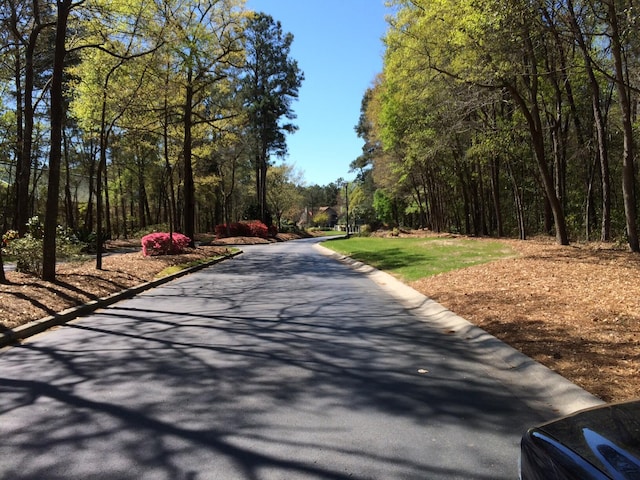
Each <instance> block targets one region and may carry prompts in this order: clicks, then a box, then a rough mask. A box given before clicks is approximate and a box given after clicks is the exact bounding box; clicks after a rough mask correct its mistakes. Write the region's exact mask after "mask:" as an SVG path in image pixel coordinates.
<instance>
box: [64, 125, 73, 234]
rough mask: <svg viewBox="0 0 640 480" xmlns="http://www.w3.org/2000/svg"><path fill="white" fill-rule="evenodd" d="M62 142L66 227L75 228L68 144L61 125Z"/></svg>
mask: <svg viewBox="0 0 640 480" xmlns="http://www.w3.org/2000/svg"><path fill="white" fill-rule="evenodd" d="M62 142H63V146H64V166H65V182H64V210H65V216H66V223H67V227H68V228H70V229H71V230H74V231H75V230H76V222H75V216H74V212H73V196H72V194H71V168H70V165H69V164H70V162H69V145H68V139H67V135H66V131H65V128H64V126H63V127H62Z"/></svg>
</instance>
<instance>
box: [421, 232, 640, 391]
mask: <svg viewBox="0 0 640 480" xmlns="http://www.w3.org/2000/svg"><path fill="white" fill-rule="evenodd" d="M478 241H483V240H481V239H479V240H478ZM504 242H505V243H507V244H509V245H510V246H511V247H512V248H513V249H514V250H515V251H516V252H518V254H519V255H518V256H517V257H514V258H507V259H503V260H499V261H495V262H492V263H489V264H485V265H478V266H473V267H469V268H465V269H462V270H458V271H454V272H450V273H444V274H440V275H436V276H433V277H430V278H426V279H422V280H419V281H417V282H414V283H412V284H411V286H412V287H413V288H415V289H416V290H418V291H420V292H421V293H423V294H425V295H427V296H428V297H429V298H431V299H433V300H435V301H437V302H438V303H440V304H442V305H443V306H445V307H446V308H448V309H449V310H451V311H453V312H455V313H456V314H458V315H460V316H461V317H463V318H465V319H467V320H469V321H470V322H472V323H474V324H476V325H478V326H480V327H481V328H483V329H484V330H486V331H487V332H489V333H491V334H492V335H494V336H495V337H497V338H499V339H501V340H503V341H504V342H506V343H508V344H509V345H511V346H513V347H514V348H517V349H518V350H520V351H521V352H523V353H525V354H526V355H528V356H529V357H531V358H533V359H535V360H537V361H538V362H540V363H542V364H543V365H546V366H547V367H549V368H551V369H552V370H555V371H556V372H558V373H560V374H561V375H562V376H564V377H565V378H568V379H569V380H571V381H573V382H574V383H576V384H577V385H580V386H581V387H582V388H584V389H585V390H587V391H589V392H591V393H593V394H594V395H596V396H598V397H600V398H601V399H603V400H605V401H622V400H627V399H631V398H636V397H640V375H638V374H639V373H640V350H639V347H640V255H638V254H633V253H629V252H627V251H622V250H619V249H615V248H613V247H612V246H611V245H602V244H589V245H586V244H585V245H580V244H574V245H572V246H568V247H566V246H565V247H562V246H559V245H556V244H554V243H552V241H551V240H547V239H535V240H527V241H515V240H505V241H504Z"/></svg>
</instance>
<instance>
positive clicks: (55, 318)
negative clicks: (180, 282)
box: [0, 251, 242, 347]
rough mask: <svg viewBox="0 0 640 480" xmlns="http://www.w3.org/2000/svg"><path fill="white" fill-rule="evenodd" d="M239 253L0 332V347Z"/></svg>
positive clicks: (239, 252)
mask: <svg viewBox="0 0 640 480" xmlns="http://www.w3.org/2000/svg"><path fill="white" fill-rule="evenodd" d="M241 253H242V251H238V252H234V253H231V254H229V255H225V256H224V257H220V258H216V259H214V260H211V261H209V262H205V263H201V264H199V265H195V266H193V267H189V268H185V269H184V270H180V271H179V272H176V273H174V274H171V275H167V276H166V277H162V278H158V279H155V280H151V281H150V282H145V283H141V284H140V285H136V286H135V287H131V288H128V289H126V290H122V291H121V292H117V293H114V294H112V295H108V296H106V297H102V298H99V299H97V300H92V301H90V302H87V303H85V304H83V305H78V306H76V307H71V308H68V309H66V310H63V311H62V312H59V313H56V314H54V315H49V316H47V317H43V318H41V319H39V320H34V321H33V322H29V323H25V324H24V325H20V326H19V327H16V328H13V329H9V330H5V331H3V332H0V347H5V346H8V345H11V344H14V343H16V342H18V341H20V340H24V339H25V338H28V337H31V336H33V335H36V334H38V333H42V332H44V331H45V330H48V329H50V328H52V327H56V326H58V325H63V324H65V323H67V322H69V321H71V320H73V319H75V318H77V317H81V316H83V315H87V314H89V313H91V312H93V311H95V310H97V309H98V308H104V307H107V306H109V305H112V304H114V303H116V302H119V301H120V300H124V299H126V298H131V297H133V296H135V295H137V294H139V293H141V292H144V291H145V290H149V289H151V288H155V287H158V286H160V285H163V284H165V283H168V282H170V281H172V280H175V279H176V278H180V277H183V276H185V275H188V274H190V273H194V272H197V271H198V270H202V269H204V268H207V267H209V266H211V265H215V264H216V263H220V262H222V261H223V260H227V259H229V258H234V257H236V256H238V255H240V254H241Z"/></svg>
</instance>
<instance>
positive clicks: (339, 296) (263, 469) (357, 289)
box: [0, 240, 588, 480]
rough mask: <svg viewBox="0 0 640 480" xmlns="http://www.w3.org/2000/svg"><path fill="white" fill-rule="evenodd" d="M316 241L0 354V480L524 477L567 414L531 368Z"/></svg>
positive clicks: (265, 253) (268, 250) (277, 248)
mask: <svg viewBox="0 0 640 480" xmlns="http://www.w3.org/2000/svg"><path fill="white" fill-rule="evenodd" d="M314 242H315V240H308V241H296V242H288V243H284V244H274V245H266V246H252V247H248V248H246V251H245V253H244V254H242V255H240V256H238V257H237V258H235V259H233V260H228V261H225V262H222V263H220V264H217V265H215V266H212V267H210V268H207V269H205V270H202V271H200V272H198V273H194V274H192V275H189V276H186V277H183V278H181V279H178V280H175V281H173V282H170V283H168V284H166V285H164V286H162V287H159V288H155V289H153V290H149V291H147V292H145V293H143V294H141V295H139V296H137V297H135V298H133V299H130V300H126V301H122V302H120V303H117V304H115V305H113V306H111V307H109V308H105V309H102V310H98V311H97V312H95V313H94V314H92V315H90V316H87V317H85V318H82V319H79V320H77V321H74V322H72V323H70V324H68V325H66V326H64V327H61V328H58V329H56V330H53V331H49V332H46V333H44V334H40V335H38V336H36V337H33V338H31V339H29V340H28V341H26V342H25V343H24V344H22V345H21V346H18V347H13V348H8V349H5V350H3V351H2V353H1V354H0V478H3V479H48V480H55V479H102V478H104V479H136V480H139V479H153V480H163V479H167V480H169V479H171V480H179V479H185V480H186V479H199V480H201V479H221V480H234V479H247V480H272V479H334V480H347V479H487V480H489V479H490V480H498V479H515V478H517V459H518V444H519V439H520V436H521V435H522V433H523V432H524V431H525V430H526V428H527V427H528V426H531V425H533V424H535V423H539V422H540V421H542V420H547V419H549V418H551V417H552V416H553V415H557V414H558V412H559V411H558V410H554V407H553V404H554V402H553V399H551V398H549V396H550V394H549V391H555V390H553V389H551V390H549V389H548V388H546V387H543V386H542V383H546V381H545V380H540V378H545V377H535V375H534V377H535V380H531V381H527V378H528V377H527V375H529V373H528V372H529V369H530V368H532V372H533V371H534V370H536V368H537V367H535V368H533V367H531V365H530V364H528V363H526V362H525V364H521V365H520V364H519V365H518V366H511V367H509V366H507V367H505V358H507V357H509V355H510V353H508V354H507V356H506V357H505V356H504V355H502V356H501V355H500V354H497V355H496V358H497V359H494V358H493V355H489V354H488V353H487V352H488V351H489V350H492V349H495V348H496V345H497V343H496V342H493V343H492V342H489V343H491V345H492V346H491V348H490V349H489V350H488V349H487V348H486V342H484V341H478V338H479V337H478V335H476V334H474V333H473V332H475V330H464V329H463V328H450V327H447V328H444V327H443V325H444V324H443V323H442V322H441V320H442V319H436V318H435V316H437V315H440V313H437V314H436V315H434V316H433V317H434V318H429V315H426V316H425V314H424V312H422V311H420V309H418V308H413V307H411V306H408V303H407V301H405V300H403V299H402V298H399V297H398V296H397V295H394V293H393V292H391V291H390V290H389V288H388V285H387V287H384V286H381V285H380V284H381V283H382V284H385V283H389V282H385V281H384V280H383V281H375V280H374V279H373V278H372V277H370V276H368V275H366V274H363V273H362V272H360V271H357V270H354V269H353V268H350V267H349V266H347V265H345V264H343V263H340V262H337V261H336V260H335V259H332V258H329V257H327V256H324V255H321V254H319V253H318V252H317V250H316V249H314V248H313V247H312V244H313V243H314ZM463 330H464V331H463ZM476 333H477V332H476ZM480 337H482V335H481V334H480ZM485 340H486V339H485ZM497 348H498V350H499V349H500V347H499V346H498V347H497ZM507 352H509V350H507ZM507 363H508V360H507ZM523 365H524V366H523ZM536 371H537V370H536ZM534 377H532V378H534ZM551 378H553V377H551ZM554 381H555V380H554ZM561 383H562V382H561ZM554 395H555V394H554ZM578 396H579V395H578ZM558 399H559V401H560V403H562V399H561V398H560V397H558ZM587 401H588V399H587ZM556 403H557V402H556Z"/></svg>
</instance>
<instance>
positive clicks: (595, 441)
mask: <svg viewBox="0 0 640 480" xmlns="http://www.w3.org/2000/svg"><path fill="white" fill-rule="evenodd" d="M536 430H538V431H540V432H542V433H544V434H546V435H549V436H551V437H553V438H554V439H555V440H557V441H558V442H560V443H562V444H563V445H565V446H566V447H568V448H570V449H571V450H573V451H574V452H575V453H577V454H578V455H580V456H581V457H582V458H584V459H585V460H587V461H588V462H590V463H591V464H592V465H594V466H596V467H597V468H598V469H600V470H601V471H602V472H603V473H605V474H607V475H608V476H610V477H611V478H613V479H626V480H629V479H638V480H640V400H638V401H632V402H625V403H617V404H608V405H605V406H600V407H595V408H591V409H588V410H583V411H581V412H578V413H575V414H573V415H569V416H567V417H564V418H562V419H560V420H556V421H553V422H550V423H547V424H545V425H542V426H540V427H538V428H537V429H536Z"/></svg>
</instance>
